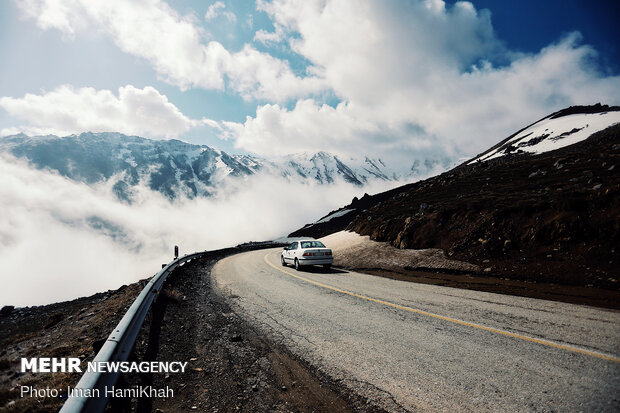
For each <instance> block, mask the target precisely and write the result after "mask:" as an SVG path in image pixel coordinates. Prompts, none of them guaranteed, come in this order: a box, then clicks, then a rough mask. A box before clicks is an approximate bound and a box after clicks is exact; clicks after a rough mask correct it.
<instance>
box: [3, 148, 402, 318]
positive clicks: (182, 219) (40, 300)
mask: <svg viewBox="0 0 620 413" xmlns="http://www.w3.org/2000/svg"><path fill="white" fill-rule="evenodd" d="M0 176H2V177H3V179H1V180H0V209H2V211H3V213H2V215H1V216H0V282H1V283H3V285H10V286H11V288H10V289H6V288H5V289H3V290H0V306H2V305H7V304H11V305H18V306H24V305H39V304H47V303H51V302H56V301H61V300H67V299H73V298H76V297H79V296H84V295H89V294H93V293H95V292H99V291H105V290H107V289H115V288H118V287H119V286H120V285H122V284H127V283H131V282H134V281H137V280H139V279H143V278H147V277H150V276H152V275H153V274H154V273H156V272H157V271H158V270H159V268H160V267H161V264H162V263H167V262H169V261H170V260H171V258H172V251H173V246H174V245H179V246H180V248H181V253H182V254H183V253H190V252H194V251H202V250H205V249H209V250H210V249H217V248H223V247H229V246H233V245H236V244H238V243H241V242H245V241H257V240H266V239H273V238H277V237H280V236H283V235H286V234H288V233H289V232H290V231H292V230H293V229H295V228H299V227H301V226H303V225H304V224H306V223H308V222H313V221H315V220H317V219H318V218H320V217H321V216H322V215H325V214H326V213H327V212H329V211H330V210H332V209H336V208H338V207H340V206H342V205H344V204H346V203H348V202H350V201H351V199H352V198H353V197H354V196H359V195H360V193H359V191H360V190H359V188H356V187H354V186H352V185H349V184H345V183H340V184H335V185H326V186H321V185H316V186H312V187H311V188H309V187H308V185H299V184H296V183H291V182H287V181H286V180H284V179H278V178H274V177H259V176H254V177H251V178H250V179H244V180H239V181H237V182H236V184H234V185H232V186H231V187H227V188H225V189H224V188H222V189H221V190H220V192H219V193H218V194H217V195H216V196H215V197H214V198H198V199H192V200H188V199H179V200H177V201H175V202H170V201H169V200H168V199H167V198H165V197H164V196H163V195H162V194H160V193H159V192H154V191H151V190H150V189H148V188H146V187H144V186H140V187H135V188H134V189H135V197H134V203H133V204H131V205H128V204H125V203H121V202H119V201H118V199H117V198H116V197H115V195H114V193H113V190H112V181H113V180H110V181H108V182H103V183H100V184H97V185H93V186H88V185H86V184H83V183H79V182H76V181H72V180H69V179H67V178H64V177H62V176H60V175H58V174H56V173H53V172H50V171H44V170H43V171H42V170H36V169H34V168H32V167H30V166H29V165H28V164H27V163H25V162H23V161H20V160H16V159H14V158H11V157H8V156H6V155H1V156H0ZM388 185H389V186H388ZM398 185H399V183H394V182H393V183H389V184H387V183H376V186H374V187H369V188H366V190H368V191H372V192H375V191H381V190H384V189H388V187H393V186H398ZM292 211H293V212H292Z"/></svg>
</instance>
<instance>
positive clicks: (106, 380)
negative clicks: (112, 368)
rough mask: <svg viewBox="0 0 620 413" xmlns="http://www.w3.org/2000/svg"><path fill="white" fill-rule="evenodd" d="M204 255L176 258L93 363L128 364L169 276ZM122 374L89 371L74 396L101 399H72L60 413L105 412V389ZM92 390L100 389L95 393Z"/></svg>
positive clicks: (147, 289) (153, 281)
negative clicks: (139, 334)
mask: <svg viewBox="0 0 620 413" xmlns="http://www.w3.org/2000/svg"><path fill="white" fill-rule="evenodd" d="M203 254H205V252H196V253H193V254H189V255H185V256H184V257H181V258H177V259H175V260H174V261H172V262H170V263H169V264H168V265H166V266H165V267H164V268H162V269H161V271H160V272H158V273H157V274H156V275H155V276H153V278H151V280H150V281H149V282H148V284H147V285H146V287H144V289H143V290H142V292H141V293H140V295H139V296H138V298H136V300H135V301H134V302H133V304H132V305H131V307H129V309H128V310H127V312H126V313H125V315H124V316H123V318H122V319H121V321H120V322H119V323H118V325H117V326H116V327H115V328H114V330H113V331H112V333H111V334H110V335H109V336H108V339H107V340H106V342H105V343H104V344H103V346H102V347H101V349H100V350H99V352H98V353H97V355H96V356H95V358H94V359H93V361H94V362H120V361H126V360H127V359H128V358H129V355H130V354H131V351H132V349H133V346H134V343H135V341H136V338H137V337H138V333H139V332H140V329H141V328H142V324H143V323H144V319H145V318H146V314H147V313H148V311H149V308H150V307H151V303H152V302H153V300H154V299H155V297H156V296H157V293H159V291H160V289H161V286H162V284H163V283H164V281H165V280H166V278H167V277H168V275H169V274H170V273H171V272H172V271H173V270H174V269H175V268H177V267H178V266H180V265H182V264H184V263H186V262H188V261H190V260H192V259H194V258H198V257H200V256H202V255H203ZM119 375H120V373H119V372H105V373H103V372H92V371H86V372H85V373H84V374H83V375H82V378H81V379H80V381H79V382H78V384H77V385H76V386H75V389H76V391H75V392H74V393H75V394H78V395H80V394H84V395H86V394H97V393H98V394H99V395H100V396H99V397H80V396H74V397H69V398H68V399H67V401H66V402H65V404H64V405H63V406H62V409H60V412H61V413H82V412H103V410H104V409H105V407H106V405H107V403H108V397H107V396H105V394H106V392H105V391H104V389H105V388H106V387H111V386H113V385H114V384H115V383H116V380H117V379H118V376H119ZM92 389H99V391H98V392H93V391H92Z"/></svg>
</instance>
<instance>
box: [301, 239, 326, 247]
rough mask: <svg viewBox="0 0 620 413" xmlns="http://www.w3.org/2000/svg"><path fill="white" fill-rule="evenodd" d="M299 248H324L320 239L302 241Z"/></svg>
mask: <svg viewBox="0 0 620 413" xmlns="http://www.w3.org/2000/svg"><path fill="white" fill-rule="evenodd" d="M301 248H325V245H323V243H322V242H321V241H302V243H301Z"/></svg>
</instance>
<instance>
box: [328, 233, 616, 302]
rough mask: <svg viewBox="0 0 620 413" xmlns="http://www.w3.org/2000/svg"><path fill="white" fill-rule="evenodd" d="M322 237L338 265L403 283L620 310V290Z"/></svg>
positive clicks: (355, 238)
mask: <svg viewBox="0 0 620 413" xmlns="http://www.w3.org/2000/svg"><path fill="white" fill-rule="evenodd" d="M321 241H323V243H325V245H327V246H328V247H330V248H331V249H332V250H333V252H334V265H335V266H338V267H341V268H344V269H347V270H352V271H358V272H364V273H367V274H373V275H378V276H381V277H387V278H393V279H397V280H401V281H410V282H417V283H422V284H431V285H440V286H443V287H453V288H463V289H467V290H476V291H485V292H490V293H498V294H508V295H516V296H521V297H530V298H540V299H545V300H552V301H561V302H566V303H572V304H585V305H591V306H595V307H603V308H613V309H620V291H616V290H607V289H601V288H592V287H583V286H572V285H560V284H553V283H543V282H536V283H534V282H528V281H520V280H511V279H508V278H501V277H493V276H488V275H481V273H480V271H479V267H478V266H475V265H472V264H469V263H466V262H463V261H458V260H454V259H449V258H448V257H446V256H445V255H444V253H443V252H442V251H441V250H439V249H425V250H410V249H398V248H395V247H393V246H391V245H389V244H388V243H387V242H379V241H372V240H371V239H370V237H368V235H363V236H362V235H359V234H356V233H354V232H349V231H340V232H336V233H334V234H331V235H328V236H326V237H323V238H321ZM483 274H484V273H483Z"/></svg>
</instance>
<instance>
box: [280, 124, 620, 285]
mask: <svg viewBox="0 0 620 413" xmlns="http://www.w3.org/2000/svg"><path fill="white" fill-rule="evenodd" d="M618 168H620V125H616V126H614V127H611V128H608V129H606V130H604V131H601V132H599V133H597V134H595V135H592V136H591V137H590V138H588V139H587V140H585V141H583V142H581V143H578V144H575V145H571V146H568V147H565V148H562V149H559V150H556V151H551V152H546V153H543V154H540V155H536V156H532V155H509V156H504V157H501V158H498V159H494V160H491V161H488V162H479V163H476V164H474V165H466V164H463V165H461V166H459V167H457V168H455V169H453V170H451V171H448V172H446V173H443V174H441V175H439V176H437V177H433V178H430V179H427V180H425V181H421V182H417V183H415V184H410V185H406V186H403V187H401V188H397V189H395V190H392V191H390V192H386V193H383V194H378V195H375V196H366V197H364V198H362V199H361V200H354V202H353V203H352V204H350V205H348V206H347V207H345V208H348V209H354V211H353V212H350V213H349V214H347V215H345V216H343V217H340V218H338V219H334V220H331V221H329V222H327V223H325V224H321V225H313V226H310V227H306V228H304V229H301V230H299V231H296V232H295V233H293V234H291V235H311V236H323V235H327V234H329V233H332V232H336V231H339V230H342V229H345V228H346V229H348V230H352V231H355V232H357V233H359V234H361V235H369V236H370V237H371V239H373V240H377V241H387V242H389V243H390V244H392V245H394V246H396V247H398V248H412V249H419V248H441V249H442V250H443V251H444V253H445V254H446V255H447V256H449V257H451V258H455V259H458V260H462V261H467V262H471V263H474V264H478V265H480V266H481V267H482V268H483V269H484V272H485V273H486V274H487V275H490V276H496V277H508V278H512V279H519V280H526V281H538V282H551V283H558V284H565V285H592V286H596V287H602V288H607V289H613V290H618V282H617V279H618V275H619V274H618V273H619V271H618V270H617V265H618V263H619V262H620V252H619V251H618V245H620V219H619V217H620V191H619V190H620V178H619V175H618Z"/></svg>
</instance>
